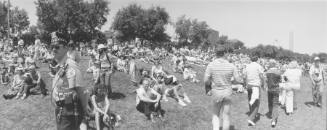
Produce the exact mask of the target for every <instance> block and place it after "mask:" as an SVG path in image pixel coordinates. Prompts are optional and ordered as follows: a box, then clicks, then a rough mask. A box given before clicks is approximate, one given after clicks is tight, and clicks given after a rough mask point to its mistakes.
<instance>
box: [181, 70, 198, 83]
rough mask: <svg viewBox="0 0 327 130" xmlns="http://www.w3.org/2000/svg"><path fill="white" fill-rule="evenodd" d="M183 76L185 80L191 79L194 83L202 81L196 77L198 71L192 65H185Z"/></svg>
mask: <svg viewBox="0 0 327 130" xmlns="http://www.w3.org/2000/svg"><path fill="white" fill-rule="evenodd" d="M183 78H184V79H185V80H191V81H192V82H193V83H198V82H200V81H199V80H198V79H197V78H196V72H195V71H193V70H192V69H191V68H190V67H184V68H183Z"/></svg>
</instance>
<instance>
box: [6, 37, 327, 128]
mask: <svg viewBox="0 0 327 130" xmlns="http://www.w3.org/2000/svg"><path fill="white" fill-rule="evenodd" d="M0 45H1V46H0V48H1V52H0V53H1V54H0V56H1V83H2V84H4V85H7V87H8V92H7V93H6V94H4V95H3V97H4V98H5V99H12V98H16V99H19V98H20V99H26V98H27V97H28V96H29V95H33V94H38V93H40V94H42V95H44V96H46V95H48V94H50V93H51V96H52V97H53V100H54V104H55V106H56V107H55V115H56V122H57V128H58V129H77V128H78V127H79V128H81V129H87V126H88V125H87V124H88V123H87V122H88V121H89V120H91V119H94V120H95V124H96V128H97V129H98V130H100V129H103V128H113V127H114V126H115V125H118V124H119V121H120V120H121V117H120V115H118V114H115V113H114V112H112V111H110V105H114V104H110V96H111V94H112V93H113V92H112V86H111V82H112V81H111V79H112V76H113V75H114V74H115V73H117V72H122V73H126V74H127V75H129V76H130V82H131V84H132V86H134V88H135V92H136V106H135V107H136V110H138V111H139V112H141V113H143V114H144V115H145V117H146V118H147V119H148V120H151V121H153V122H155V118H157V117H158V118H160V119H163V117H164V113H165V111H164V110H162V107H161V102H162V101H168V98H173V99H174V100H176V101H177V103H178V104H179V105H181V106H183V107H185V106H187V105H189V104H191V103H192V101H191V99H190V98H189V95H188V94H187V91H186V90H185V88H184V85H183V84H182V82H181V80H188V81H189V82H192V83H194V84H198V85H201V84H199V83H200V80H199V79H200V78H201V77H198V75H197V73H198V72H197V71H196V70H195V69H194V68H195V66H200V67H206V70H205V76H204V83H205V85H204V86H205V90H206V94H207V95H209V96H211V98H212V113H213V117H212V124H213V129H214V130H218V129H219V127H220V123H219V122H220V121H219V120H220V119H222V120H223V124H222V126H223V129H224V130H227V129H229V123H230V121H229V116H230V109H231V108H230V107H231V98H232V97H231V94H232V92H233V89H236V91H237V92H241V93H243V92H244V93H247V94H248V102H249V103H248V104H249V118H248V123H249V125H251V126H254V125H256V121H257V118H258V109H259V107H260V97H261V95H262V93H263V92H264V90H265V91H267V93H268V104H269V106H268V107H269V115H270V117H271V126H272V127H275V126H276V125H277V119H278V109H279V106H280V105H281V106H283V108H285V111H286V112H287V114H292V113H294V110H296V108H297V106H296V102H295V98H296V93H297V91H298V90H299V89H300V86H301V85H300V77H301V76H302V75H303V72H307V73H308V75H309V77H310V79H311V81H312V84H313V86H314V87H313V88H312V92H313V100H314V102H315V105H316V106H318V107H321V103H322V102H321V100H322V99H321V95H322V88H323V85H324V84H325V82H324V80H325V78H324V70H323V68H322V66H321V65H320V62H319V57H316V58H315V59H314V63H313V64H312V65H310V64H309V63H301V64H300V63H298V62H297V61H291V62H284V61H283V62H282V61H280V62H279V61H276V60H274V59H267V58H259V57H257V56H255V55H251V56H249V55H245V54H232V53H228V54H227V53H225V52H224V51H223V50H221V49H219V48H217V49H215V50H211V51H201V50H200V49H191V50H190V49H188V48H187V47H185V48H179V49H177V48H175V47H171V48H169V49H167V48H159V47H155V48H153V47H147V46H144V45H142V44H141V43H140V42H138V41H137V40H136V42H135V43H133V44H128V43H120V44H118V43H108V44H98V43H97V41H96V40H92V41H91V43H90V44H86V43H78V44H77V43H75V42H74V41H72V40H71V41H69V42H66V41H64V40H62V39H60V38H58V37H57V36H56V35H55V34H53V36H52V44H51V45H47V44H44V43H41V41H40V39H39V38H38V37H36V40H35V43H34V44H31V45H27V44H24V41H23V40H21V39H20V40H19V41H18V44H17V46H14V44H13V43H12V41H10V40H8V41H3V40H1V41H0ZM168 50H169V51H168ZM81 56H84V57H88V59H89V62H88V68H87V70H86V72H87V73H92V75H93V78H92V83H93V86H92V87H91V89H89V88H87V87H86V86H85V79H84V76H83V75H84V72H83V71H82V68H81V65H80V63H81V62H80V61H81ZM167 61H168V62H167ZM140 62H144V63H145V64H151V65H152V67H151V69H149V68H146V67H142V66H141V65H140ZM44 63H47V64H48V65H49V75H50V76H51V77H52V78H53V81H52V86H51V87H46V83H45V82H44V80H43V79H42V77H43V76H44V75H42V74H41V72H40V70H39V69H38V68H39V67H38V65H40V64H44ZM310 66H311V67H310ZM164 68H168V70H167V69H164ZM177 75H182V77H183V79H178V78H177ZM201 79H202V78H201ZM47 88H48V89H49V88H50V90H51V91H48V90H47ZM89 90H91V91H89Z"/></svg>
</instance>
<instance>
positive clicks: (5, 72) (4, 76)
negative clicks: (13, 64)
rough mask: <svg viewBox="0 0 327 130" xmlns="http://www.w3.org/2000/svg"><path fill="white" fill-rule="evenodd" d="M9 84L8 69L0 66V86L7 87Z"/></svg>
mask: <svg viewBox="0 0 327 130" xmlns="http://www.w3.org/2000/svg"><path fill="white" fill-rule="evenodd" d="M9 82H10V76H9V73H8V68H7V67H4V66H2V67H1V84H3V85H7V84H9Z"/></svg>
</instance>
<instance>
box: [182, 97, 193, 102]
mask: <svg viewBox="0 0 327 130" xmlns="http://www.w3.org/2000/svg"><path fill="white" fill-rule="evenodd" d="M184 100H185V101H186V102H187V103H192V102H191V100H190V99H189V98H188V97H186V96H185V97H184Z"/></svg>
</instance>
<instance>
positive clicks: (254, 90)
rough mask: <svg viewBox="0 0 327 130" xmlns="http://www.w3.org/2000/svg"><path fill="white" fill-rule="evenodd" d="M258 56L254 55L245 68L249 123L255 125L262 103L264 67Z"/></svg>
mask: <svg viewBox="0 0 327 130" xmlns="http://www.w3.org/2000/svg"><path fill="white" fill-rule="evenodd" d="M257 61H258V57H256V56H252V57H251V63H250V64H248V65H247V66H246V68H245V73H244V74H245V81H246V86H247V91H248V99H249V108H250V112H249V119H248V123H249V125H252V126H254V125H255V120H256V116H257V113H258V110H259V105H260V98H259V96H260V87H261V86H262V85H263V72H264V69H263V67H262V66H261V65H260V64H258V63H257Z"/></svg>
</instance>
